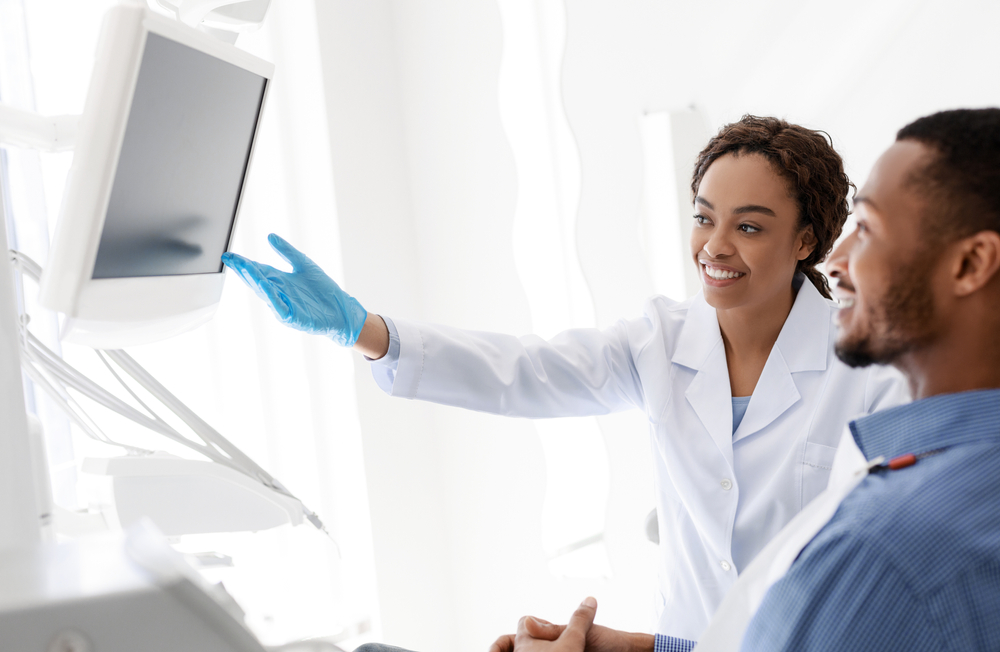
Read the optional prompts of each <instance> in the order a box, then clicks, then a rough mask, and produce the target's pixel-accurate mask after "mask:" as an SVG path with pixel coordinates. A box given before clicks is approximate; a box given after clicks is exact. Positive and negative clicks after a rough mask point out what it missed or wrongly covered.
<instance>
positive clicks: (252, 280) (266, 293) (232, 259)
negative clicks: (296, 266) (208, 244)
mask: <svg viewBox="0 0 1000 652" xmlns="http://www.w3.org/2000/svg"><path fill="white" fill-rule="evenodd" d="M222 262H224V263H225V264H226V266H227V267H229V268H230V269H232V270H233V271H234V272H236V274H237V276H239V277H240V278H241V279H242V280H243V282H244V283H246V284H247V286H249V287H250V289H251V290H253V291H254V294H256V295H257V296H258V297H260V298H261V299H262V300H264V301H265V302H266V303H268V304H269V305H270V306H271V309H272V310H274V312H275V313H276V314H277V315H278V317H279V318H280V319H282V320H285V319H287V318H288V315H289V314H290V312H291V307H290V305H289V302H288V300H287V298H286V297H285V295H284V293H282V292H281V291H280V290H279V289H278V287H277V286H276V285H275V284H274V282H273V281H272V280H271V279H272V278H274V277H277V276H278V274H279V272H278V270H276V269H274V268H273V267H271V266H270V265H262V264H260V263H257V262H254V261H252V260H250V259H249V258H244V257H243V256H240V255H239V254H231V253H226V254H223V256H222Z"/></svg>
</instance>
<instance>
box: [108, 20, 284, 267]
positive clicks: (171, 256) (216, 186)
mask: <svg viewBox="0 0 1000 652" xmlns="http://www.w3.org/2000/svg"><path fill="white" fill-rule="evenodd" d="M266 83H267V80H266V78H264V77H262V76H259V75H256V74H254V73H252V72H249V71H247V70H244V69H242V68H240V67H238V66H235V65H232V64H230V63H227V62H225V61H222V60H220V59H218V58H216V57H213V56H210V55H208V54H205V53H203V52H200V51H198V50H196V49H194V48H190V47H187V46H185V45H181V44H180V43H177V42H176V41H172V40H170V39H167V38H164V37H162V36H159V35H158V34H154V33H149V34H148V36H147V41H146V45H145V49H144V51H143V55H142V62H141V66H140V68H139V75H138V78H137V80H136V86H135V93H134V96H133V99H132V106H131V111H130V113H129V117H128V121H127V123H126V128H125V136H124V140H123V142H122V148H121V154H120V156H119V159H118V165H117V169H116V172H115V178H114V185H113V186H112V190H111V195H110V200H109V204H108V209H107V214H106V217H105V221H104V228H103V231H102V232H101V238H100V244H99V246H98V250H97V259H96V262H95V264H94V271H93V278H94V279H109V278H128V277H140V276H171V275H182V274H211V273H218V272H221V271H222V263H221V261H220V257H221V256H222V254H223V252H225V251H226V248H227V246H228V244H229V238H230V234H231V231H232V227H233V221H234V219H235V217H236V210H237V206H238V203H239V199H240V193H241V190H242V187H243V180H244V176H245V174H246V170H247V162H248V160H249V156H250V148H251V145H252V144H253V139H254V134H255V132H256V128H257V120H258V116H259V113H260V109H261V104H262V101H263V97H264V89H265V85H266Z"/></svg>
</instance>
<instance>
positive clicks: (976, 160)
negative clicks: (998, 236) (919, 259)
mask: <svg viewBox="0 0 1000 652" xmlns="http://www.w3.org/2000/svg"><path fill="white" fill-rule="evenodd" d="M896 140H914V141H917V142H919V143H921V144H923V145H926V146H927V147H928V148H930V149H931V150H933V151H934V152H935V156H934V158H933V159H932V160H931V161H930V162H929V163H928V164H927V165H926V166H925V167H924V168H923V169H922V170H919V171H918V172H916V173H914V175H913V176H912V178H911V179H910V183H911V184H912V185H913V186H914V187H915V188H917V190H918V192H920V193H922V194H924V195H925V196H926V197H927V198H928V199H929V200H930V206H929V207H928V210H927V211H926V213H925V215H924V216H923V218H924V222H925V226H926V228H927V236H928V237H930V238H932V239H933V242H934V244H938V245H940V244H947V243H949V242H954V241H955V240H958V239H960V238H965V237H968V236H970V235H972V234H974V233H978V232H980V231H997V232H1000V108H988V109H956V110H953V111H941V112H940V113H935V114H933V115H929V116H925V117H923V118H919V119H917V120H915V121H913V122H911V123H910V124H908V125H906V126H905V127H903V128H902V129H900V130H899V132H898V133H897V134H896Z"/></svg>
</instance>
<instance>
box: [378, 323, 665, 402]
mask: <svg viewBox="0 0 1000 652" xmlns="http://www.w3.org/2000/svg"><path fill="white" fill-rule="evenodd" d="M390 321H392V320H390ZM393 325H394V328H395V331H396V333H397V334H398V342H399V353H398V356H399V357H398V361H397V362H396V367H395V369H394V370H393V369H392V367H391V364H392V363H391V362H389V363H387V364H388V365H389V366H386V365H375V364H374V363H373V364H372V365H371V368H372V373H373V375H374V377H375V382H376V383H377V384H378V385H379V387H380V388H381V389H382V390H383V391H385V392H386V393H387V394H389V395H391V396H399V397H403V398H410V399H419V400H423V401H430V402H433V403H439V404H442V405H452V406H456V407H462V408H466V409H470V410H477V411H480V412H489V413H492V414H500V415H506V416H517V417H528V418H546V417H561V416H589V415H599V414H608V413H610V412H616V411H619V410H625V409H628V408H631V407H642V406H644V405H645V395H644V392H643V386H642V382H641V380H640V378H639V373H638V369H637V367H636V362H635V358H634V355H633V350H642V348H643V347H644V346H645V345H646V344H647V341H648V340H650V339H655V338H656V337H657V335H658V334H660V331H659V330H658V328H657V327H656V326H655V325H654V323H653V321H652V319H651V318H649V317H643V318H639V319H635V320H631V321H625V320H620V321H619V322H616V323H615V324H614V325H613V326H611V327H610V328H608V329H605V330H598V329H594V328H589V329H588V328H580V329H570V330H567V331H563V332H562V333H559V334H557V335H555V336H554V337H553V338H552V339H549V340H544V339H542V338H540V337H537V336H535V335H525V336H522V337H515V336H512V335H505V334H501V333H488V332H482V331H470V330H463V329H458V328H452V327H448V326H443V325H439V324H428V323H421V322H411V321H408V320H399V321H394V324H393ZM387 326H388V323H387ZM391 337H392V336H391V334H390V340H391ZM390 345H391V341H390ZM386 357H388V355H387V356H386Z"/></svg>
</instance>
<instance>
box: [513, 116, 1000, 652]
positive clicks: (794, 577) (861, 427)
mask: <svg viewBox="0 0 1000 652" xmlns="http://www.w3.org/2000/svg"><path fill="white" fill-rule="evenodd" d="M855 210H856V214H857V229H856V230H855V231H854V233H852V234H851V235H850V237H848V238H847V239H846V240H845V241H844V242H843V243H842V244H841V245H840V246H839V247H838V248H837V250H836V251H834V253H833V254H832V255H831V257H830V261H829V263H828V265H827V268H828V270H829V271H830V274H831V275H832V276H833V277H835V278H836V279H837V288H836V292H837V294H838V296H839V298H840V300H841V303H842V305H843V308H842V309H841V312H840V330H839V334H838V342H837V355H838V356H839V357H840V358H841V360H843V361H844V362H846V363H847V364H850V365H852V366H862V365H868V364H873V363H885V364H892V365H894V366H895V367H897V368H898V369H900V371H902V372H903V373H904V374H906V376H907V378H908V380H909V382H910V389H911V393H912V395H913V397H914V398H915V400H914V402H913V403H911V404H909V405H904V406H901V407H897V408H893V409H890V410H886V411H884V412H879V413H876V414H874V415H871V416H867V417H864V418H861V419H859V420H857V421H855V422H853V423H852V424H851V432H852V434H853V436H854V439H855V441H856V442H857V444H858V446H859V447H860V448H861V451H862V452H863V453H864V455H865V456H866V457H867V458H868V459H869V460H871V461H873V462H874V461H877V458H884V463H882V464H879V465H873V468H872V471H871V472H870V473H869V474H868V475H867V476H866V477H865V478H864V480H862V481H861V484H859V485H858V486H857V487H856V488H855V489H854V490H853V491H852V492H851V493H849V494H848V495H847V497H846V498H844V500H843V501H842V502H841V503H840V506H839V508H838V509H837V511H836V513H835V514H834V515H833V517H832V518H831V519H830V521H829V522H828V523H827V524H826V525H825V526H824V527H823V528H822V529H821V530H819V532H818V534H817V535H816V536H815V537H814V538H813V539H812V540H811V541H810V542H809V544H808V545H806V546H805V548H803V549H802V551H801V553H799V556H798V558H797V559H796V560H795V562H794V563H793V564H792V565H791V568H789V570H788V572H787V573H786V574H785V575H784V577H783V578H782V579H780V580H778V581H777V583H775V584H774V585H773V586H772V587H771V588H770V590H769V591H768V592H767V594H766V595H765V596H764V599H763V602H762V603H761V606H760V608H759V609H758V611H757V613H756V615H755V616H754V617H753V619H752V620H751V621H750V624H749V627H748V629H747V631H746V633H745V636H744V638H743V644H742V648H741V649H742V650H744V651H753V652H756V651H758V650H760V651H764V650H767V651H769V652H770V651H777V650H796V651H801V650H824V651H825V650H831V651H832V650H838V651H842V650H851V651H857V650H907V651H910V652H914V651H920V650H935V651H938V650H1000V389H998V388H1000V109H979V110H958V111H945V112H942V113H937V114H935V115H932V116H928V117H925V118H921V119H919V120H917V121H915V122H913V123H912V124H910V125H907V126H906V127H904V128H903V129H902V130H900V132H899V134H898V135H897V139H896V142H895V144H893V145H892V147H890V148H889V149H888V150H887V151H886V152H885V153H884V154H883V155H882V157H881V158H880V159H879V160H878V162H877V163H876V164H875V167H874V169H873V170H872V172H871V175H870V177H869V178H868V182H867V183H866V184H865V186H864V188H862V190H861V192H860V193H859V196H858V197H857V198H856V199H855ZM595 610H596V603H594V602H593V599H592V598H588V599H587V600H585V601H584V604H582V605H581V606H580V608H579V609H578V610H577V612H576V613H574V614H573V617H572V619H571V620H570V624H569V625H568V626H567V627H565V628H564V627H563V626H556V625H548V624H546V623H543V622H540V621H537V620H532V619H522V621H521V623H520V625H519V627H518V634H517V637H516V638H515V639H513V640H512V639H511V638H510V637H505V638H502V639H500V640H498V641H497V643H496V644H494V650H495V651H496V652H505V650H507V649H509V648H510V647H512V646H513V647H514V649H515V650H516V651H517V652H536V651H537V652H580V651H581V650H583V648H584V647H585V646H586V647H587V648H588V650H595V649H602V648H603V650H607V651H609V652H610V650H612V649H614V650H622V651H623V652H624V651H630V652H638V650H640V649H642V648H645V649H647V650H650V649H652V647H653V637H652V636H636V635H626V634H622V633H620V632H614V631H613V630H608V629H606V628H603V627H598V626H593V625H592V622H593V619H594V612H595ZM720 624H721V625H723V626H724V623H720ZM557 635H558V636H559V638H558V639H556V640H544V639H553V638H555V637H556V636H557ZM657 644H658V645H657V646H658V647H662V645H663V643H662V641H659V640H657Z"/></svg>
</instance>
